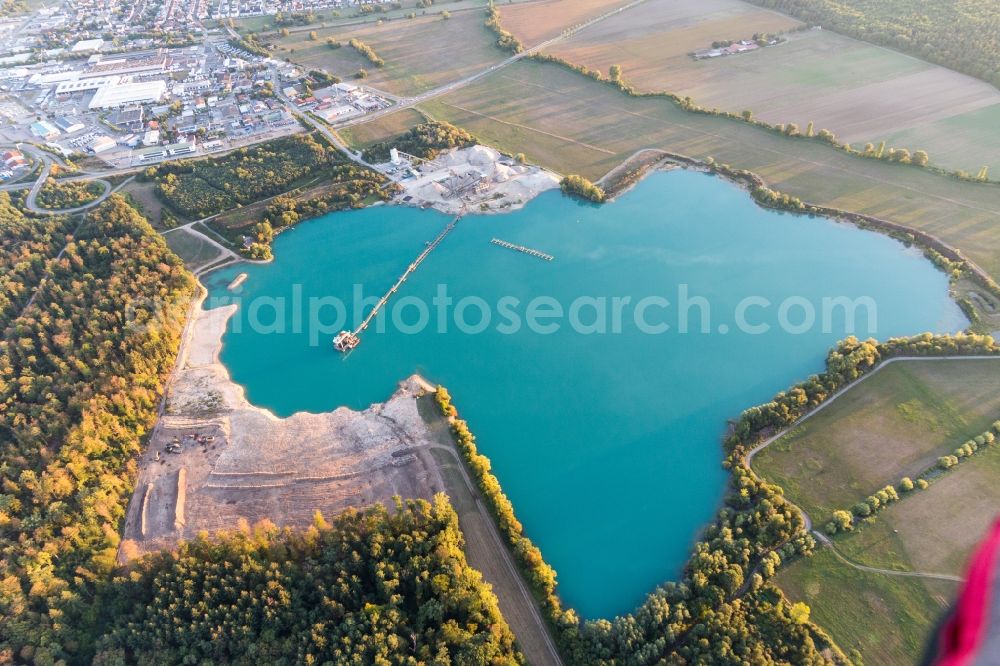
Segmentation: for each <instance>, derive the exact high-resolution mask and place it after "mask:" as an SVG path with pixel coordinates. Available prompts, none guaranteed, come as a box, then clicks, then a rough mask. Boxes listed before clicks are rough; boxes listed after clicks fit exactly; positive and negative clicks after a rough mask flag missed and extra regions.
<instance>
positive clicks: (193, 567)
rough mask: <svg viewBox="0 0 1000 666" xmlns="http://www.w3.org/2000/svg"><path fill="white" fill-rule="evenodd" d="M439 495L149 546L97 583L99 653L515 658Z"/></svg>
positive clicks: (125, 657)
mask: <svg viewBox="0 0 1000 666" xmlns="http://www.w3.org/2000/svg"><path fill="white" fill-rule="evenodd" d="M462 548H463V537H462V534H461V532H460V531H459V528H458V516H457V515H456V514H455V512H454V510H453V509H452V508H451V505H450V504H449V503H448V500H447V498H446V497H445V496H444V495H438V496H437V497H435V499H434V502H433V503H430V502H427V501H424V500H410V501H407V502H405V503H403V502H402V501H400V502H399V504H398V505H397V507H395V510H394V511H392V512H389V511H388V510H386V509H385V508H383V507H382V506H381V505H379V506H376V507H374V508H371V509H368V510H366V511H364V512H355V511H348V512H347V513H344V514H342V515H341V516H339V517H337V518H336V519H335V520H333V522H332V524H327V523H326V522H325V521H324V519H323V518H322V516H319V515H317V518H316V520H315V525H314V526H313V527H312V528H310V529H308V530H305V531H290V530H278V529H277V528H275V527H274V526H273V525H264V526H257V527H255V528H254V529H252V530H251V529H250V527H249V526H244V529H243V530H242V531H239V530H237V531H234V532H232V533H229V534H227V535H222V537H221V538H213V539H212V540H209V539H207V538H199V539H196V540H195V541H192V542H190V543H186V544H182V545H181V546H180V548H179V549H178V552H177V553H169V554H162V555H157V556H152V557H150V558H147V559H145V560H143V561H141V562H139V563H138V565H137V566H136V568H135V569H134V570H133V571H130V572H128V574H127V575H124V576H121V577H118V578H116V579H115V580H114V582H113V584H111V585H109V586H108V588H107V589H106V590H105V591H104V594H103V595H102V598H103V599H104V600H105V603H103V604H102V609H103V610H104V613H105V618H106V619H105V621H106V623H107V627H108V631H107V632H106V636H105V637H104V638H102V640H101V641H100V642H101V645H100V651H99V653H98V662H99V663H104V664H111V663H116V662H117V663H170V664H180V663H216V664H264V663H273V664H358V665H362V664H414V665H416V664H449V663H452V664H469V665H473V664H496V665H500V664H519V663H523V661H524V659H523V657H522V655H521V654H520V652H518V650H517V649H516V647H515V646H514V636H513V634H512V633H511V631H510V629H509V628H508V626H507V623H506V622H505V621H504V619H503V618H502V617H501V615H500V610H499V607H498V606H497V599H496V597H495V596H494V594H493V593H492V592H491V591H490V589H489V587H488V586H486V585H485V584H484V583H483V581H482V578H481V576H480V574H479V572H477V571H475V570H474V569H472V568H470V567H469V566H468V564H467V563H466V560H465V554H464V552H463V550H462Z"/></svg>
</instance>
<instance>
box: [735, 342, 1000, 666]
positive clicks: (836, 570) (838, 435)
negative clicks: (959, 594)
mask: <svg viewBox="0 0 1000 666" xmlns="http://www.w3.org/2000/svg"><path fill="white" fill-rule="evenodd" d="M998 370H1000V359H995V360H983V361H977V360H948V361H901V362H896V363H893V364H892V365H889V366H886V367H885V368H883V369H882V370H880V371H879V372H878V373H876V374H875V375H873V376H871V377H869V378H868V379H866V380H865V381H864V382H862V383H860V384H858V385H857V386H855V387H854V388H852V389H851V390H850V391H848V392H847V393H845V394H844V395H842V396H841V397H840V398H838V399H837V400H836V401H835V402H834V403H831V404H830V405H829V406H828V407H827V408H826V409H824V410H823V411H822V412H819V413H817V414H816V415H815V416H813V417H812V418H810V419H809V420H807V421H805V422H804V423H803V424H802V425H801V426H800V427H799V428H797V429H796V430H795V431H793V432H792V433H790V434H789V435H788V436H786V437H785V438H783V439H781V440H778V441H777V442H775V443H774V444H772V445H771V446H770V447H769V448H767V449H765V450H764V451H762V452H761V453H760V454H758V456H757V457H756V458H755V459H754V462H753V465H754V469H755V470H757V471H758V473H760V474H761V475H762V476H764V477H765V478H766V479H767V480H768V481H771V482H774V483H778V484H779V485H781V486H782V487H783V488H784V489H785V495H786V496H787V497H788V498H789V499H790V500H792V501H793V502H795V503H797V504H798V505H799V506H801V507H803V508H804V509H805V510H806V511H808V512H809V513H810V514H811V516H812V518H813V520H814V521H816V523H817V527H820V528H821V527H822V522H823V521H824V520H825V519H826V518H828V517H829V515H830V511H831V510H832V509H833V508H842V507H845V508H847V507H850V506H851V504H853V503H855V502H857V501H859V500H860V499H862V498H863V497H864V496H865V495H867V494H869V493H871V492H873V491H874V490H876V489H877V488H880V487H882V486H884V485H886V484H896V483H897V482H898V481H899V479H901V478H902V477H903V476H912V477H913V478H916V476H917V474H918V473H919V472H920V471H921V470H922V469H923V468H925V467H926V466H928V465H931V466H933V465H934V461H935V460H936V457H937V456H938V455H940V454H942V453H950V452H951V450H952V449H953V448H954V447H956V446H958V445H959V444H961V443H962V442H963V441H965V440H966V439H968V438H970V437H973V436H975V435H976V434H979V433H982V432H983V431H984V430H986V429H988V428H989V427H990V423H991V422H992V421H994V420H995V419H996V418H998V417H1000V398H997V397H996V395H997V390H998V388H1000V386H998V385H1000V372H998ZM998 474H1000V449H997V447H996V446H991V447H988V448H986V449H984V450H983V451H981V452H979V453H977V454H976V455H974V456H972V457H970V458H969V459H968V460H967V461H964V462H963V463H962V464H961V465H959V466H957V467H956V468H954V469H952V470H950V471H948V472H947V473H943V474H940V475H937V476H936V477H935V478H933V479H932V481H931V483H930V485H929V486H928V487H926V488H925V489H914V490H912V491H910V492H907V493H901V497H900V499H899V500H897V501H895V502H893V503H891V504H889V505H888V506H887V507H885V508H884V509H882V510H881V511H879V512H878V513H877V515H875V516H874V517H873V518H871V519H869V520H865V521H856V522H855V525H854V527H853V529H851V530H850V531H847V532H845V533H841V534H839V535H838V536H837V537H835V539H834V542H835V544H836V548H837V550H838V551H839V552H840V553H841V554H842V555H843V556H844V557H846V558H848V559H849V560H850V561H852V562H855V563H857V564H861V565H865V566H870V567H877V568H881V569H889V570H897V571H917V572H928V573H934V574H946V575H955V576H961V575H962V574H963V572H964V568H965V564H966V558H967V557H968V556H969V554H970V553H971V552H972V550H973V549H974V548H975V546H976V544H977V543H978V541H979V540H980V539H981V538H982V536H983V534H985V532H986V530H987V528H988V527H989V525H990V524H991V523H992V521H993V520H994V519H995V507H996V506H997V505H998V504H1000V487H998V486H997V484H996V479H997V475H998ZM777 582H778V585H779V586H780V587H781V588H782V589H783V590H784V592H785V593H786V594H787V595H788V596H789V597H790V598H791V599H792V600H794V601H805V602H806V603H808V604H809V606H810V607H811V608H812V612H813V615H812V617H813V618H814V619H815V620H816V621H817V622H818V623H820V625H821V626H823V627H824V628H826V629H827V630H828V631H830V633H831V635H832V636H833V637H834V639H836V640H837V642H838V644H839V645H840V646H841V647H842V648H843V649H844V650H845V651H850V650H852V649H855V650H858V651H859V652H860V654H861V655H862V657H863V659H864V661H865V663H877V664H901V665H902V664H913V663H917V662H918V661H919V656H920V655H921V654H922V652H923V649H924V647H925V645H926V642H927V640H928V637H929V634H930V632H931V631H932V630H933V628H934V627H935V625H936V624H937V622H938V621H939V620H940V617H941V614H942V612H943V611H944V609H945V608H946V607H947V606H948V605H949V604H950V602H951V601H952V599H953V596H954V594H955V592H956V590H957V584H956V583H955V582H952V581H947V580H936V579H931V578H917V577H902V576H893V575H891V574H885V573H878V572H865V571H859V570H858V569H856V568H854V567H851V566H850V565H849V564H846V563H844V562H843V561H841V560H840V559H838V558H837V557H836V556H835V555H834V553H832V552H831V551H830V549H829V548H822V549H820V550H818V551H817V552H816V553H814V554H813V555H812V556H811V557H808V558H801V559H799V560H796V561H795V562H794V563H791V564H790V565H788V566H787V567H784V568H783V569H782V570H781V571H780V572H779V574H778V577H777ZM874 617H879V618H880V621H873V618H874Z"/></svg>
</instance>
